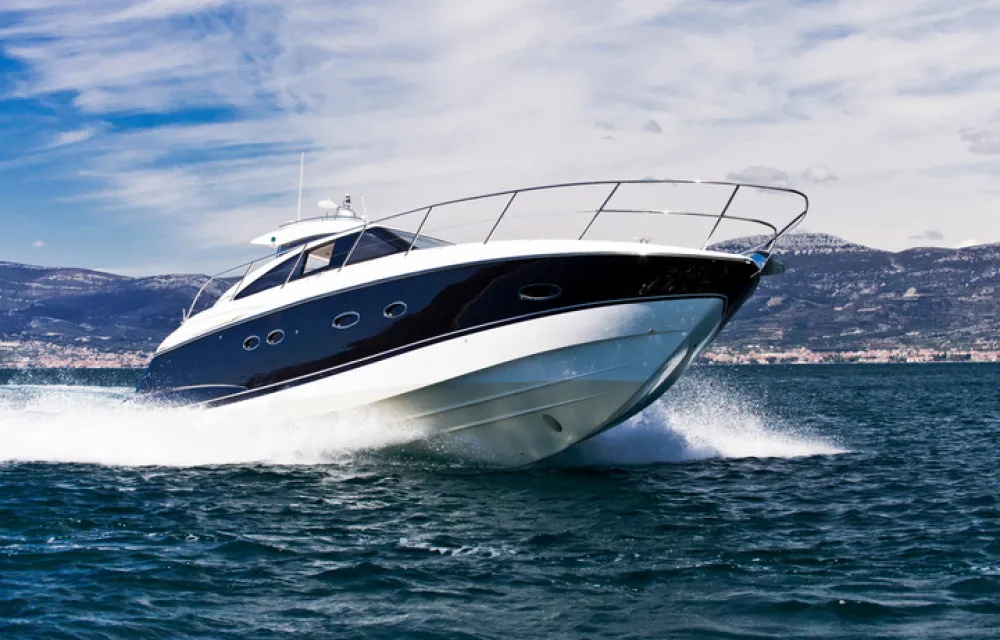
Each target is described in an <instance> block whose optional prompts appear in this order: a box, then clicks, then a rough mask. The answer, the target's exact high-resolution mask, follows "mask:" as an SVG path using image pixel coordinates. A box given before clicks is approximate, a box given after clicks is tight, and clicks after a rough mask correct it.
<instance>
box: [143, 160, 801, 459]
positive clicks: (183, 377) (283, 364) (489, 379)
mask: <svg viewBox="0 0 1000 640" xmlns="http://www.w3.org/2000/svg"><path fill="white" fill-rule="evenodd" d="M653 187H657V188H661V189H666V190H667V191H668V192H671V193H672V191H671V190H676V189H678V188H680V187H684V188H689V187H697V188H698V189H715V190H721V192H722V196H721V197H720V198H719V199H718V201H717V203H718V204H719V205H721V207H720V208H719V209H717V210H712V211H708V212H706V211H694V210H684V209H670V208H666V207H659V206H649V205H646V204H642V205H637V204H634V203H633V204H628V203H625V202H624V200H623V199H625V198H626V197H625V195H624V194H625V191H627V190H630V189H631V190H647V189H650V188H653ZM581 191H586V192H587V193H588V194H591V195H594V196H596V200H595V201H594V202H593V203H592V204H591V205H590V206H589V207H582V208H573V207H569V208H567V207H563V206H561V205H559V204H555V203H558V202H559V198H560V197H561V196H562V195H563V194H568V193H577V192H581ZM749 191H755V192H760V193H764V194H765V199H764V201H763V202H764V207H765V208H769V207H771V206H772V203H773V204H776V203H777V198H776V197H775V196H786V197H787V196H791V197H792V198H794V199H795V200H794V202H795V206H794V207H793V208H792V209H791V211H790V213H789V216H788V217H789V221H788V222H787V224H783V225H776V224H773V223H771V222H769V221H768V220H766V219H765V218H764V217H763V216H762V217H748V216H739V215H736V214H735V213H734V202H735V201H737V200H738V198H737V196H738V195H739V194H740V193H741V192H744V193H745V192H749ZM300 193H301V190H300ZM667 195H670V193H668V194H667ZM532 198H536V199H537V198H541V200H540V201H541V203H542V205H543V208H542V210H541V211H539V212H537V214H535V215H533V216H528V215H520V214H519V213H518V206H519V205H520V204H521V203H522V202H526V201H528V200H531V199H532ZM648 201H649V199H645V200H643V202H644V203H645V202H648ZM300 202H301V196H300ZM619 202H621V203H619ZM320 204H321V206H322V207H323V208H324V209H325V210H326V213H325V214H324V215H322V216H319V217H315V218H309V219H298V220H295V221H292V222H290V223H287V224H285V225H282V226H280V227H279V228H277V229H276V230H274V231H272V232H270V233H266V234H264V235H261V236H259V237H258V238H255V239H254V240H253V241H252V242H253V243H254V244H257V245H265V246H267V247H268V254H267V255H266V256H265V257H264V258H262V259H258V260H255V261H252V262H250V263H245V264H244V265H240V266H239V268H238V270H230V271H229V272H224V273H223V274H220V275H218V276H214V277H213V279H219V278H226V277H227V276H228V277H229V278H230V280H228V281H226V282H227V284H229V283H231V284H230V286H229V287H228V290H227V291H225V293H223V294H222V295H221V297H219V298H218V300H217V301H215V302H214V304H212V305H211V306H208V307H206V308H203V309H199V307H198V303H199V298H200V296H201V294H202V291H204V290H205V287H203V288H202V291H199V295H198V296H196V298H195V301H194V302H192V304H191V308H190V309H189V310H188V311H186V312H185V314H184V317H183V322H182V324H181V325H180V326H179V328H178V329H177V330H176V331H174V332H173V333H172V334H170V335H169V336H168V337H167V338H166V339H165V340H164V341H163V343H162V344H161V345H160V346H159V348H158V349H157V350H156V353H155V355H154V356H153V358H152V360H151V362H150V363H149V366H148V368H147V370H146V371H145V373H144V375H143V376H142V379H141V381H140V382H139V384H138V387H137V395H138V397H139V398H141V399H143V400H148V401H152V402H163V403H167V404H171V405H184V406H193V407H199V408H202V409H204V410H206V411H215V412H229V413H231V414H232V416H233V419H234V420H239V419H242V418H243V417H247V416H254V417H255V418H258V419H259V418H260V417H262V416H273V418H274V419H275V420H284V421H287V420H293V421H294V420H316V419H319V420H339V419H350V417H349V416H352V415H357V414H358V413H359V412H361V413H364V414H365V415H369V414H370V415H375V416H377V417H378V420H379V421H380V424H384V425H390V426H391V425H399V428H401V429H408V430H410V432H411V433H418V434H420V437H419V438H418V439H419V441H420V446H421V447H426V448H427V449H428V450H433V451H437V452H446V454H447V455H449V456H457V457H459V458H461V459H463V460H471V461H475V462H480V463H485V464H489V465H499V466H520V465H525V464H530V463H534V462H537V461H539V460H542V459H545V458H547V457H549V456H551V455H553V454H556V453H558V452H560V451H562V450H564V449H566V448H568V447H570V446H572V445H574V444H576V443H578V442H580V441H582V440H585V439H587V438H590V437H592V436H594V435H596V434H598V433H600V432H602V431H604V430H606V429H609V428H611V427H613V426H615V425H617V424H620V423H622V422H623V421H625V420H627V419H628V418H630V417H631V416H633V415H635V414H636V413H638V412H639V411H641V410H642V409H643V408H644V407H647V406H648V405H649V404H650V403H652V402H654V401H655V400H656V399H658V398H659V397H660V396H661V395H662V394H663V393H664V392H665V391H666V390H667V389H668V388H669V387H670V386H671V385H672V384H673V383H674V381H676V380H677V378H678V377H679V376H680V375H681V374H682V372H683V371H684V370H685V368H686V367H687V366H688V365H689V364H690V363H691V361H692V360H693V359H694V358H695V357H697V355H698V354H699V353H700V352H701V351H702V350H703V349H705V348H706V346H707V345H709V344H710V342H711V341H712V339H713V338H714V337H715V336H716V335H717V334H718V332H719V331H720V330H721V329H722V327H723V326H725V324H726V323H727V322H728V321H729V320H730V319H731V318H732V317H733V315H734V314H735V313H736V311H737V310H738V309H739V308H740V305H742V304H743V302H744V301H745V300H746V299H747V298H748V297H749V296H750V295H751V294H752V293H753V291H754V289H755V288H756V287H757V284H758V282H759V280H760V278H761V277H762V276H765V275H768V274H770V273H774V272H777V271H780V270H781V269H780V265H779V264H778V263H777V262H776V261H775V260H774V259H773V258H772V257H771V256H772V253H773V250H774V246H775V244H776V243H777V242H778V240H779V239H780V238H781V236H782V235H783V234H784V233H786V232H787V231H789V230H790V229H791V228H792V227H794V226H795V225H797V224H798V223H799V222H800V221H801V220H802V219H803V217H804V216H805V215H806V212H807V211H808V199H807V198H806V196H805V195H804V194H802V193H800V192H798V191H795V190H793V189H786V188H778V187H771V186H763V185H748V184H741V183H735V182H702V181H694V180H653V179H646V180H614V181H599V182H580V183H569V184H556V185H545V186H540V187H529V188H524V189H514V190H509V191H500V192H495V193H488V194H483V195H478V196H472V197H469V198H460V199H457V200H450V201H446V202H440V203H436V204H433V205H427V206H423V207H419V208H417V209H411V210H407V211H404V212H402V213H397V214H393V215H388V216H384V217H382V218H379V219H375V220H369V218H368V216H367V214H366V213H358V212H356V211H355V209H354V206H353V205H352V203H351V200H350V197H349V196H348V197H346V198H345V199H344V200H343V201H342V202H340V203H334V202H332V201H324V202H321V203H320ZM593 205H598V206H593ZM463 206H464V207H473V208H474V209H475V210H476V211H477V212H479V213H478V214H477V215H479V214H481V213H482V212H483V211H487V212H488V213H487V215H486V216H485V217H482V216H480V217H478V218H477V217H475V216H474V215H472V214H469V215H470V216H471V217H470V218H469V219H466V218H465V217H463V216H465V215H466V214H463V213H461V212H459V213H460V215H459V216H458V217H457V218H455V217H454V216H452V222H455V220H457V222H455V223H454V224H451V225H450V226H446V225H438V226H437V228H434V224H433V221H434V220H436V219H437V218H438V217H439V216H442V215H443V214H444V212H447V211H449V210H460V209H461V208H462V207H463ZM553 212H555V213H560V214H567V215H568V214H569V213H572V214H574V215H573V216H570V217H572V218H573V220H574V223H573V224H571V225H567V224H564V223H565V217H566V216H563V217H562V218H561V219H560V220H561V222H560V224H555V223H553V222H552V220H554V219H555V218H558V217H559V216H556V215H551V216H548V217H546V214H547V213H553ZM567 212H568V213H567ZM637 217H638V218H642V219H643V220H648V221H655V222H656V223H657V225H658V226H657V228H656V229H655V230H653V231H652V232H650V231H648V230H647V229H645V228H643V227H642V225H639V226H635V225H632V226H630V224H631V223H629V224H626V222H625V220H626V218H628V219H629V220H632V222H634V218H637ZM675 220H677V221H679V220H687V221H689V222H692V221H693V222H699V223H704V224H706V225H707V227H708V228H709V233H708V235H707V237H706V238H704V239H703V240H702V241H701V242H700V243H699V244H698V245H697V246H695V247H684V246H679V245H676V244H674V243H673V242H672V241H663V240H660V239H659V238H662V237H664V236H663V234H664V233H665V234H666V236H665V237H667V238H668V239H669V238H671V237H672V236H671V232H670V231H669V229H670V228H671V227H670V225H666V226H663V223H664V222H669V221H675ZM472 222H478V223H479V229H480V230H481V233H480V234H479V235H478V236H477V235H475V234H470V233H469V228H470V226H475V225H471V223H472ZM731 222H732V223H743V224H754V225H763V227H765V228H766V229H767V231H768V233H767V235H766V236H763V241H762V242H760V243H757V244H755V245H754V246H750V247H747V248H746V250H745V251H741V252H739V253H734V252H729V251H717V250H713V249H712V245H711V244H710V242H711V241H712V239H713V238H718V237H719V235H718V234H719V229H720V225H722V224H723V223H726V224H729V223H731ZM505 225H511V228H512V229H513V228H518V229H521V230H525V229H527V230H528V233H522V234H521V235H520V237H505V236H504V227H505ZM637 229H638V231H637ZM459 231H460V233H459ZM463 234H464V235H463ZM508 235H509V234H508ZM515 235H516V234H515ZM651 235H652V236H655V237H653V238H651V237H650V236H651ZM678 237H679V236H678ZM727 246H728V245H727ZM210 282H211V281H210ZM207 285H208V283H206V286H207ZM202 306H203V307H204V306H205V305H204V302H203V301H202ZM345 416H348V417H347V418H345ZM364 424H365V423H364V422H363V421H358V428H364Z"/></svg>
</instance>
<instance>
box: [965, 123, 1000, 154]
mask: <svg viewBox="0 0 1000 640" xmlns="http://www.w3.org/2000/svg"><path fill="white" fill-rule="evenodd" d="M962 139H963V140H965V141H966V142H968V143H969V151H971V152H972V153H978V154H980V155H997V154H1000V130H997V129H992V130H991V129H979V130H968V131H963V132H962Z"/></svg>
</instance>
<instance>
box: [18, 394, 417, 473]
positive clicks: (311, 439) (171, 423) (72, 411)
mask: <svg viewBox="0 0 1000 640" xmlns="http://www.w3.org/2000/svg"><path fill="white" fill-rule="evenodd" d="M131 393H132V392H131V391H130V390H128V389H108V388H101V387H80V386H55V385H46V386H14V387H0V462H12V461H20V462H28V461H31V462H76V463H94V464H103V465H111V466H178V467H185V466H202V465H223V464H241V463H263V464H322V463H329V462H335V461H337V460H341V459H344V458H349V457H350V456H352V455H354V454H356V453H358V452H360V451H367V450H372V449H379V448H384V447H387V446H391V445H396V444H402V443H405V442H407V441H410V440H413V439H415V438H418V437H420V435H421V434H419V433H417V432H415V431H407V430H405V429H402V428H400V427H399V426H398V425H396V426H394V427H393V428H392V429H389V428H386V427H384V426H382V425H381V424H380V423H379V422H378V421H377V420H374V419H371V418H367V419H366V418H362V417H352V419H351V420H349V421H348V420H344V421H341V422H335V421H330V420H322V421H319V420H317V421H297V422H286V423H282V422H275V421H273V420H266V421H265V420H263V419H260V420H256V421H247V420H240V421H234V420H232V419H231V418H229V419H227V418H226V417H225V416H223V415H221V414H219V413H215V412H212V411H201V410H196V409H181V408H166V407H140V406H137V405H130V404H123V402H122V401H123V400H124V399H125V398H126V397H128V396H129V395H131Z"/></svg>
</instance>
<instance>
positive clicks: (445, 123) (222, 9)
mask: <svg viewBox="0 0 1000 640" xmlns="http://www.w3.org/2000/svg"><path fill="white" fill-rule="evenodd" d="M998 41H1000V4H998V3H997V2H996V1H995V0H991V1H978V0H968V1H966V2H961V3H956V2H953V1H952V0H948V1H942V0H908V1H902V0H898V1H897V0H881V1H880V2H862V1H856V2H846V1H845V2H838V1H834V0H826V1H821V0H811V1H803V0H799V1H780V0H771V1H768V2H763V1H739V0H728V1H721V0H716V1H707V0H690V1H684V0H675V1H664V2H645V1H640V0H607V1H606V2H595V3H587V2H579V1H578V0H551V1H544V0H537V1H533V2H528V1H526V0H480V1H478V2H473V3H459V2H453V1H451V0H425V1H423V2H409V1H408V0H388V1H384V2H360V1H359V2H350V1H335V2H329V1H326V2H323V1H319V0H316V1H313V0H295V1H268V0H244V1H241V2H228V1H225V0H198V1H194V0H145V1H139V2H122V1H119V0H104V1H102V2H91V1H88V0H5V1H4V2H3V3H2V5H0V194H2V195H3V198H2V200H0V216H2V219H3V222H4V227H5V229H6V230H7V233H5V234H2V235H0V260H13V261H19V262H29V263H36V264H46V265H72V266H87V267H94V268H103V269H109V270H114V271H118V272H123V273H130V274H149V273H161V272H166V271H211V270H218V269H221V268H223V267H225V266H228V265H229V264H231V263H234V262H236V261H239V260H242V259H243V258H245V257H250V256H252V255H254V252H253V250H252V249H251V248H250V247H249V246H248V245H247V244H246V243H247V241H248V239H249V238H250V237H252V236H255V235H257V234H259V233H263V232H265V231H267V230H268V229H269V228H271V227H272V226H274V225H276V224H278V223H280V222H283V221H285V220H287V219H288V218H290V217H292V216H293V215H294V208H295V200H296V193H295V189H296V184H297V172H298V158H297V154H298V152H299V151H300V150H305V151H307V152H308V154H309V155H308V164H307V172H306V173H307V175H306V185H307V189H306V196H305V202H306V204H307V209H306V211H307V212H311V205H312V203H314V202H315V201H316V200H319V199H320V198H321V197H326V196H329V195H339V194H340V193H342V192H344V191H346V190H350V191H352V192H355V193H357V192H363V193H364V194H365V198H366V201H367V202H368V204H369V208H370V209H371V210H372V211H373V213H376V214H381V213H390V212H392V211H395V210H399V209H405V208H410V207H414V206H418V205H420V204H423V203H425V202H429V201H433V200H438V199H445V198H449V197H453V196H460V195H467V194H471V193H475V192H477V191H479V190H495V189H502V188H508V187H514V186H519V185H523V184H528V183H531V184H535V183H541V182H547V181H556V180H578V179H598V178H607V177H636V178H639V177H644V176H657V177H667V176H670V177H701V178H717V179H725V178H733V179H740V178H742V179H747V180H753V181H756V182H767V183H772V184H787V185H791V186H794V187H797V188H801V189H803V190H806V191H807V192H808V193H809V194H810V196H811V197H812V200H813V213H812V215H811V217H810V219H809V221H808V223H807V228H809V229H810V230H815V231H827V232H830V233H835V234H838V235H841V236H844V237H846V238H848V239H851V240H854V241H858V242H863V243H866V244H870V245H874V246H878V247H883V248H888V249H900V248H903V247H907V246H914V245H941V246H959V245H962V244H970V243H984V242H997V241H1000V181H998V179H997V178H998V177H1000V56H998V55H996V47H997V45H996V43H997V42H998Z"/></svg>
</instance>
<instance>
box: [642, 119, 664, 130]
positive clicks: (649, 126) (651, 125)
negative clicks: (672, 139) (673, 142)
mask: <svg viewBox="0 0 1000 640" xmlns="http://www.w3.org/2000/svg"><path fill="white" fill-rule="evenodd" d="M642 130H643V131H645V132H646V133H662V132H663V129H662V128H660V123H659V122H657V121H656V120H653V119H652V118H650V119H649V120H648V121H647V122H646V124H644V125H642Z"/></svg>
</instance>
